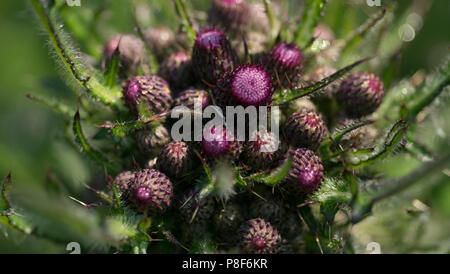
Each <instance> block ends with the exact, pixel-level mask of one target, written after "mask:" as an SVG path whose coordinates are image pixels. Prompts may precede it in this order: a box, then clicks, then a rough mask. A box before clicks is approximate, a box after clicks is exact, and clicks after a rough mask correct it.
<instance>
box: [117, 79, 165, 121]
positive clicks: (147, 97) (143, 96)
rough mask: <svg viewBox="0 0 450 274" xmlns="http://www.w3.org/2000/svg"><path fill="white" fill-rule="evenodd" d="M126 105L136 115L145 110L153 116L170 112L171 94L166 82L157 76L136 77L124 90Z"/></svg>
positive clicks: (128, 82)
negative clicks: (141, 109) (142, 109)
mask: <svg viewBox="0 0 450 274" xmlns="http://www.w3.org/2000/svg"><path fill="white" fill-rule="evenodd" d="M122 92H123V98H124V100H125V103H126V104H127V106H128V107H129V108H130V110H131V111H132V112H134V113H139V108H140V107H141V106H142V105H141V104H144V105H143V106H144V108H145V109H146V110H148V112H149V113H150V114H151V115H157V114H160V113H163V112H165V111H168V110H170V106H171V104H172V101H173V100H172V97H171V94H170V93H171V92H170V89H169V85H168V84H167V82H166V80H164V79H162V78H161V77H159V76H156V75H145V76H136V77H133V78H131V79H129V80H127V81H126V82H125V84H124V86H123V89H122Z"/></svg>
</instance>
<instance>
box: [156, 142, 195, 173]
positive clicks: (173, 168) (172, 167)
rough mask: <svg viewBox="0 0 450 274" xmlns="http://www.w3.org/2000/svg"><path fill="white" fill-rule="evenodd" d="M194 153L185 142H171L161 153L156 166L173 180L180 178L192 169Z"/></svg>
mask: <svg viewBox="0 0 450 274" xmlns="http://www.w3.org/2000/svg"><path fill="white" fill-rule="evenodd" d="M192 160H193V159H192V152H191V149H190V147H189V146H188V144H186V143H185V142H176V141H173V142H170V143H168V144H167V145H166V146H165V147H164V148H163V149H162V150H161V152H160V153H159V155H158V160H157V162H156V165H157V167H158V169H159V170H161V171H162V172H164V173H165V174H167V175H169V176H170V177H173V178H179V177H181V176H183V175H186V173H187V172H188V171H189V170H190V169H191V167H192Z"/></svg>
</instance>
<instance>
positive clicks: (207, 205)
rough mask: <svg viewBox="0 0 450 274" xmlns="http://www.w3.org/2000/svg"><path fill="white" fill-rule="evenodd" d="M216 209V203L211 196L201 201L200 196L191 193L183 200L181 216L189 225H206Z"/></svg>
mask: <svg viewBox="0 0 450 274" xmlns="http://www.w3.org/2000/svg"><path fill="white" fill-rule="evenodd" d="M215 209H216V203H215V201H214V198H213V197H211V196H207V197H204V198H202V199H200V195H199V194H198V193H195V192H194V191H189V192H188V194H187V195H186V196H185V197H184V198H183V200H182V203H181V207H180V214H181V218H182V219H183V220H184V221H185V222H187V223H205V222H207V221H208V220H209V219H210V218H211V217H212V215H213V214H214V211H215Z"/></svg>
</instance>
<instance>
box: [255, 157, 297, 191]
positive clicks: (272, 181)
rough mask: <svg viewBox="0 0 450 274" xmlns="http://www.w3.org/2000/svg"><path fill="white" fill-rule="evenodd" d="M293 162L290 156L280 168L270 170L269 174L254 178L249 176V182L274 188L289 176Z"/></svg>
mask: <svg viewBox="0 0 450 274" xmlns="http://www.w3.org/2000/svg"><path fill="white" fill-rule="evenodd" d="M293 161H294V160H293V158H292V156H289V157H288V158H287V159H286V160H285V161H284V163H283V164H282V165H281V166H279V167H278V168H276V169H275V170H272V171H271V172H270V173H268V174H258V175H256V176H254V177H252V176H250V178H251V180H254V181H259V182H262V183H264V184H266V185H269V186H276V185H277V183H278V182H280V181H281V180H283V179H284V178H285V177H286V176H287V175H288V174H289V171H290V170H291V167H292V163H293Z"/></svg>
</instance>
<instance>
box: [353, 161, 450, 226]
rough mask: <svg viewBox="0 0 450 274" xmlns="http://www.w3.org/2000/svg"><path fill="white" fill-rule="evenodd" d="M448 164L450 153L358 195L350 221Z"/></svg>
mask: <svg viewBox="0 0 450 274" xmlns="http://www.w3.org/2000/svg"><path fill="white" fill-rule="evenodd" d="M449 164H450V154H447V155H446V156H444V157H442V158H441V159H439V160H437V161H433V162H430V163H426V164H424V165H422V166H421V167H420V168H419V169H417V170H415V171H413V172H411V173H410V174H408V175H406V176H404V177H402V178H400V179H399V180H394V181H388V182H385V183H383V184H382V185H381V186H380V187H379V190H378V191H377V192H375V193H373V194H368V193H366V194H365V195H360V196H359V197H358V198H357V199H356V200H355V201H354V204H353V206H352V208H353V209H352V223H358V222H360V221H361V220H362V219H364V218H365V217H366V216H368V214H369V213H370V212H371V210H372V208H373V205H374V204H375V203H377V202H379V201H381V200H383V199H386V198H389V197H391V196H393V195H395V194H397V193H399V192H401V191H403V190H405V189H407V188H409V187H411V186H412V185H414V184H416V183H418V182H420V180H422V179H424V178H426V177H427V176H430V175H432V174H435V173H436V172H440V170H442V169H443V168H446V167H448V165H449Z"/></svg>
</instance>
